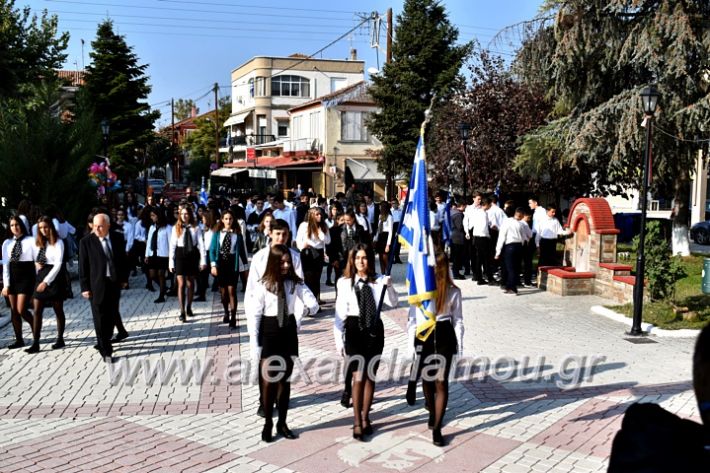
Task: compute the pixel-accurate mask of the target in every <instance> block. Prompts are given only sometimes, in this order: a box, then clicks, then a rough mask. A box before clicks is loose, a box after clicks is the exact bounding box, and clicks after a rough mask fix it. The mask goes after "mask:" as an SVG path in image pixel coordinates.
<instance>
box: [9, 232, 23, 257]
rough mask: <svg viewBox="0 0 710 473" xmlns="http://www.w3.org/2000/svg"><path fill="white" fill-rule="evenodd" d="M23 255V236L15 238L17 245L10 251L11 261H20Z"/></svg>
mask: <svg viewBox="0 0 710 473" xmlns="http://www.w3.org/2000/svg"><path fill="white" fill-rule="evenodd" d="M21 257H22V238H21V237H20V238H15V245H14V246H13V247H12V252H11V253H10V261H20V258H21Z"/></svg>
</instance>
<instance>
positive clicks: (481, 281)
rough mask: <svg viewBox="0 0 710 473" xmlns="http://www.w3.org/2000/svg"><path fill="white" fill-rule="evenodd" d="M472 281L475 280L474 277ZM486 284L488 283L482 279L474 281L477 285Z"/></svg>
mask: <svg viewBox="0 0 710 473" xmlns="http://www.w3.org/2000/svg"><path fill="white" fill-rule="evenodd" d="M474 281H475V279H474ZM486 284H488V283H487V282H486V281H484V280H480V281H476V285H477V286H485V285H486Z"/></svg>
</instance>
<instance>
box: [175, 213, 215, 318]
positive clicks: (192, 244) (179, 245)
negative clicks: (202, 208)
mask: <svg viewBox="0 0 710 473" xmlns="http://www.w3.org/2000/svg"><path fill="white" fill-rule="evenodd" d="M192 209H193V207H192V204H190V203H186V205H182V206H180V208H179V213H178V220H177V222H176V223H175V226H174V227H173V230H172V232H170V255H169V262H168V267H169V269H170V272H172V273H175V277H176V278H177V286H178V294H177V296H178V302H179V303H180V321H181V322H186V321H187V317H186V316H190V317H192V315H193V314H192V299H193V296H194V293H195V276H197V274H198V272H199V271H200V270H203V269H205V268H206V267H207V261H206V258H205V245H204V242H203V241H202V231H201V230H200V227H199V226H198V225H197V223H196V222H195V214H194V213H193V212H192Z"/></svg>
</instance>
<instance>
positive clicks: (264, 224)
mask: <svg viewBox="0 0 710 473" xmlns="http://www.w3.org/2000/svg"><path fill="white" fill-rule="evenodd" d="M252 215H253V214H252ZM273 221H274V216H273V215H271V212H269V211H265V212H264V216H263V218H262V219H261V223H260V224H259V225H258V226H257V227H256V230H255V232H256V237H255V238H254V244H253V245H252V253H256V252H258V251H259V250H263V249H264V248H268V247H269V246H271V237H269V234H270V233H271V222H273Z"/></svg>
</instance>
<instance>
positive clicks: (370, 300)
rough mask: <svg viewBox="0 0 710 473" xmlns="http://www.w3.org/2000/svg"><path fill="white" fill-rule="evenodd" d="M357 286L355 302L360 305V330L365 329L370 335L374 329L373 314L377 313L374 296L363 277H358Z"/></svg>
mask: <svg viewBox="0 0 710 473" xmlns="http://www.w3.org/2000/svg"><path fill="white" fill-rule="evenodd" d="M359 286H360V288H359V290H358V291H357V303H358V306H359V307H360V320H359V322H360V330H367V331H368V332H370V334H371V335H372V334H373V332H374V329H375V315H376V314H377V305H376V304H375V296H373V295H372V289H370V286H368V285H367V281H366V280H365V279H360V281H359Z"/></svg>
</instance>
